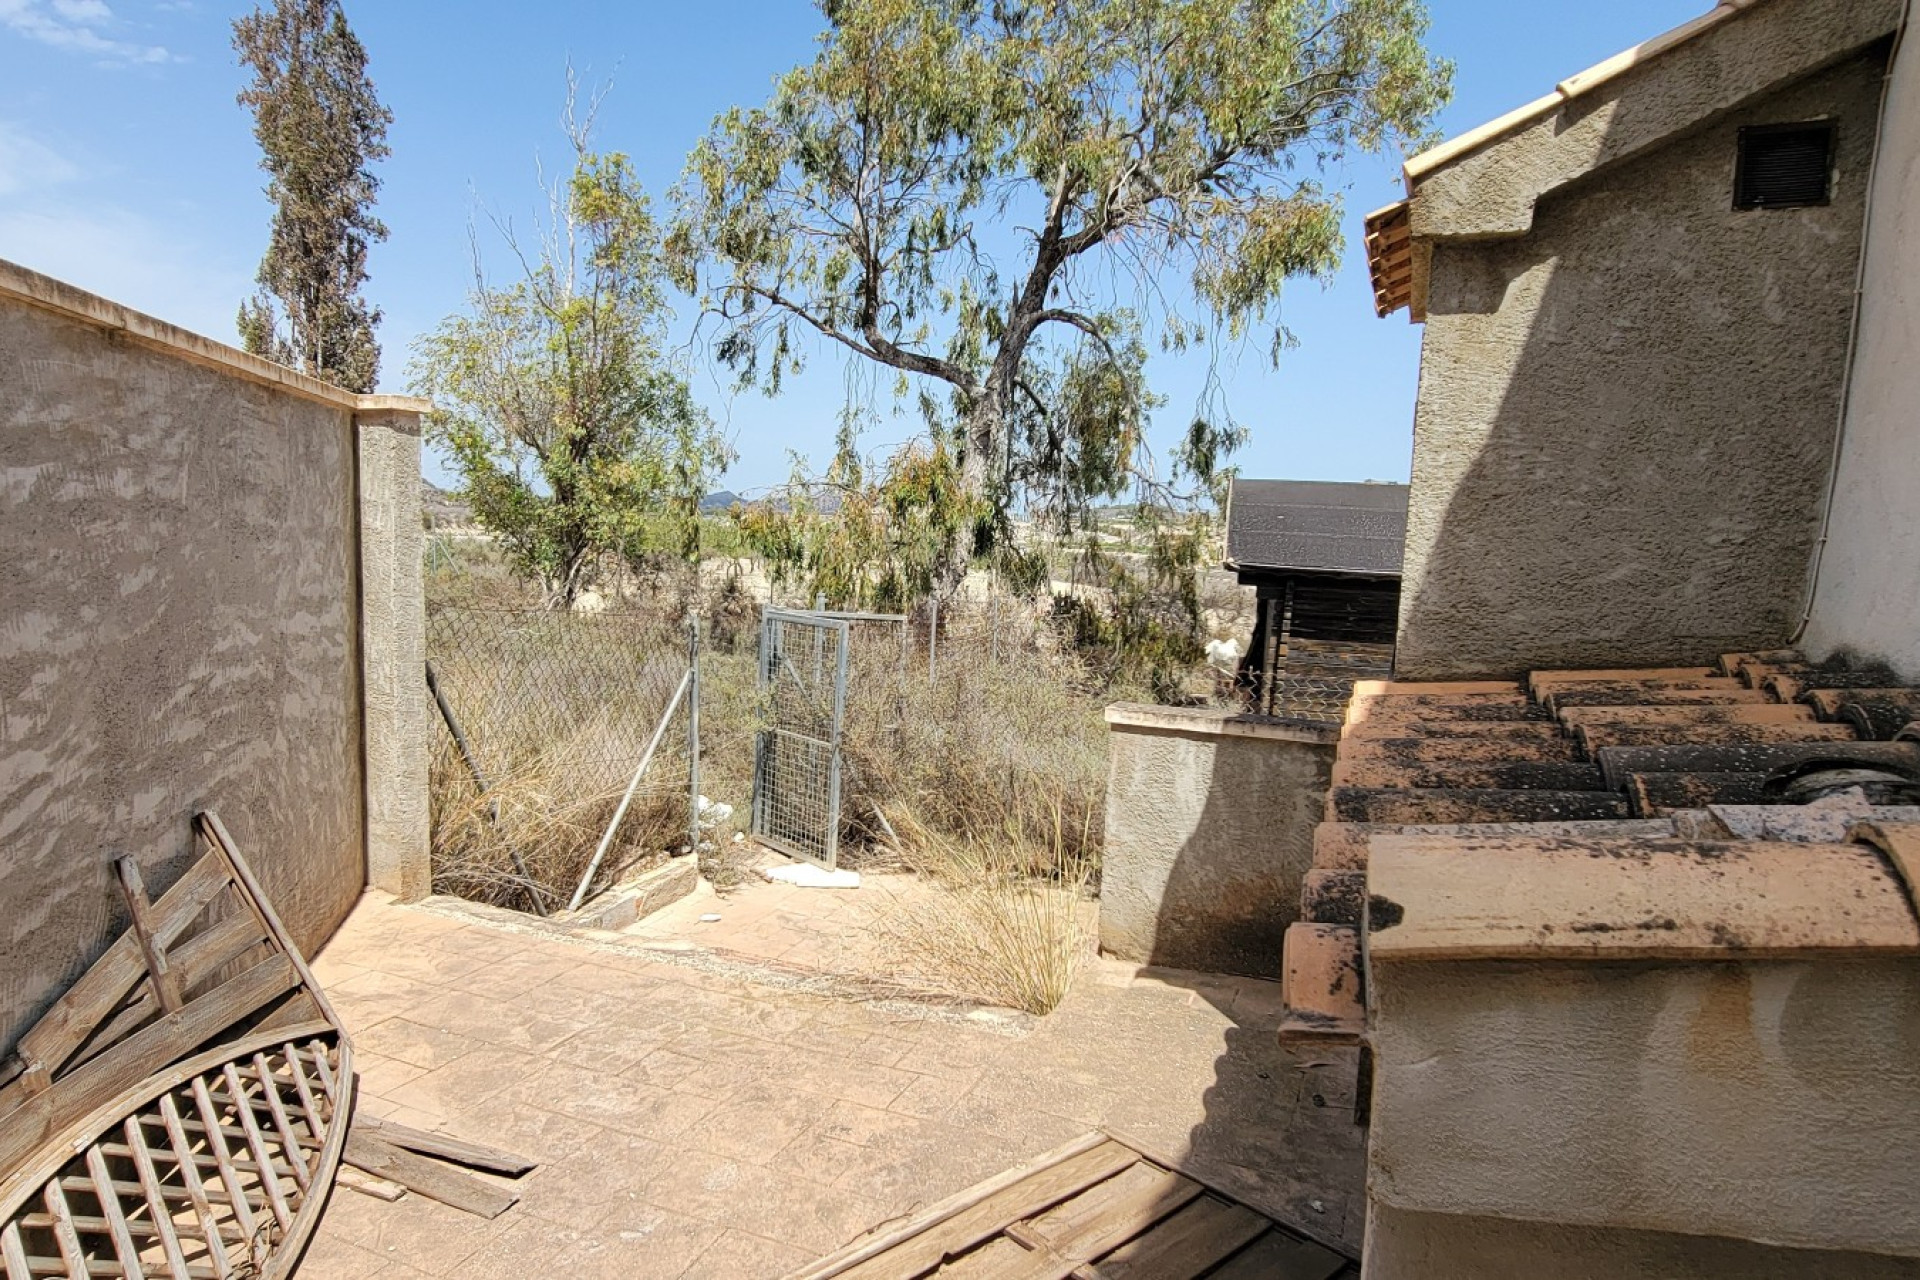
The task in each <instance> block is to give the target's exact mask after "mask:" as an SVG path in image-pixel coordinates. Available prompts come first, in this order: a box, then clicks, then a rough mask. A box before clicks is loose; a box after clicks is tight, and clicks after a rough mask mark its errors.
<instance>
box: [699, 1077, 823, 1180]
mask: <svg viewBox="0 0 1920 1280" xmlns="http://www.w3.org/2000/svg"><path fill="white" fill-rule="evenodd" d="M830 1105H831V1103H830V1100H829V1099H826V1098H822V1097H819V1096H816V1095H812V1094H805V1093H796V1092H795V1091H793V1090H792V1089H790V1088H786V1087H784V1086H782V1085H779V1084H775V1083H770V1082H764V1081H763V1082H761V1083H757V1084H754V1085H752V1086H749V1087H748V1088H746V1089H743V1090H741V1091H740V1092H738V1093H736V1094H735V1095H734V1096H733V1097H731V1098H729V1099H727V1100H726V1101H725V1102H723V1103H721V1104H719V1105H718V1106H717V1107H715V1108H714V1109H713V1110H712V1111H710V1112H709V1113H708V1114H707V1115H705V1116H703V1117H702V1118H701V1119H700V1120H699V1121H698V1122H696V1123H695V1124H693V1125H692V1126H691V1127H690V1128H688V1129H687V1131H686V1132H685V1133H683V1134H681V1135H680V1141H681V1142H682V1143H683V1144H685V1145H687V1146H691V1147H697V1148H699V1149H700V1150H702V1151H709V1152H712V1153H713V1154H714V1155H721V1156H732V1157H733V1158H735V1159H738V1160H746V1161H749V1162H751V1163H753V1164H765V1163H767V1162H768V1161H769V1160H771V1159H772V1158H773V1157H774V1156H775V1155H776V1154H777V1153H778V1152H779V1151H780V1150H781V1149H782V1148H784V1147H785V1146H786V1145H787V1144H788V1143H790V1142H792V1141H793V1140H794V1139H795V1138H797V1137H799V1136H800V1135H801V1134H802V1133H805V1132H807V1131H808V1130H809V1129H812V1128H813V1127H815V1126H816V1125H818V1124H819V1123H820V1122H821V1121H822V1119H823V1117H824V1115H825V1113H826V1111H827V1108H828V1107H829V1106H830Z"/></svg>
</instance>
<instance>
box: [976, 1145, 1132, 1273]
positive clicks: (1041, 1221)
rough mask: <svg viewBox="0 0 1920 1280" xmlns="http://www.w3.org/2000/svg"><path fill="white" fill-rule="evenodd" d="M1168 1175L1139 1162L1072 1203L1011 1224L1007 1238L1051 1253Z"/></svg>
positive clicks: (1029, 1247)
mask: <svg viewBox="0 0 1920 1280" xmlns="http://www.w3.org/2000/svg"><path fill="white" fill-rule="evenodd" d="M1136 1154H1137V1153H1136ZM1165 1172H1166V1171H1165V1170H1163V1169H1156V1168H1154V1167H1153V1166H1152V1165H1150V1164H1148V1163H1146V1162H1145V1161H1136V1162H1135V1163H1134V1164H1133V1166H1132V1167H1131V1168H1127V1169H1122V1170H1121V1171H1120V1172H1119V1173H1116V1174H1114V1175H1113V1176H1112V1177H1111V1178H1108V1179H1107V1180H1106V1181H1105V1182H1101V1183H1097V1184H1095V1185H1094V1186H1092V1187H1089V1188H1087V1190H1085V1191H1083V1192H1081V1193H1080V1194H1079V1195H1077V1196H1074V1197H1073V1198H1072V1199H1071V1200H1063V1201H1061V1202H1060V1203H1059V1204H1057V1205H1055V1206H1053V1208H1051V1209H1049V1210H1047V1211H1046V1212H1045V1213H1042V1214H1037V1215H1035V1216H1034V1217H1032V1218H1029V1219H1027V1220H1026V1221H1024V1222H1015V1223H1012V1224H1011V1225H1009V1226H1008V1227H1007V1235H1008V1236H1009V1237H1011V1238H1012V1239H1014V1240H1017V1241H1019V1242H1020V1243H1021V1244H1023V1245H1025V1246H1026V1247H1027V1248H1028V1249H1041V1248H1047V1249H1050V1248H1052V1247H1053V1243H1054V1242H1055V1241H1056V1240H1061V1239H1067V1238H1071V1237H1072V1236H1074V1235H1076V1234H1078V1233H1079V1232H1080V1231H1082V1230H1084V1229H1085V1228H1086V1226H1087V1224H1088V1223H1090V1222H1094V1221H1097V1220H1098V1219H1099V1218H1100V1217H1101V1215H1103V1214H1105V1213H1106V1212H1107V1210H1109V1209H1110V1208H1112V1207H1113V1206H1114V1205H1116V1204H1118V1203H1120V1202H1121V1201H1122V1200H1124V1199H1126V1198H1127V1197H1128V1196H1130V1195H1132V1194H1133V1193H1134V1192H1136V1191H1139V1190H1141V1189H1142V1188H1145V1187H1151V1186H1154V1185H1155V1184H1157V1183H1158V1182H1159V1181H1160V1179H1161V1178H1162V1177H1163V1176H1165Z"/></svg>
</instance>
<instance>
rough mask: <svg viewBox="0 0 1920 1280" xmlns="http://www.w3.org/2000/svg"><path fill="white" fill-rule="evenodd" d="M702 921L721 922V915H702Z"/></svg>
mask: <svg viewBox="0 0 1920 1280" xmlns="http://www.w3.org/2000/svg"><path fill="white" fill-rule="evenodd" d="M700 923H701V924H719V923H720V917H719V916H718V915H712V914H709V915H704V916H701V917H700Z"/></svg>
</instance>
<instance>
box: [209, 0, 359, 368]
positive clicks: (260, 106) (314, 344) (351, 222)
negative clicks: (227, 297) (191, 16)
mask: <svg viewBox="0 0 1920 1280" xmlns="http://www.w3.org/2000/svg"><path fill="white" fill-rule="evenodd" d="M233 45H234V49H235V50H236V51H237V52H238V53H239V55H240V61H241V63H242V64H243V65H244V66H245V67H247V68H248V69H249V70H250V71H251V72H252V73H253V78H252V80H251V81H250V82H249V83H248V84H247V86H246V87H245V88H244V89H242V90H241V92H240V103H241V105H243V106H245V107H247V108H248V109H249V110H251V111H252V112H253V135H254V137H255V139H256V140H258V142H259V144H260V152H261V159H260V167H261V168H263V169H265V170H266V171H267V174H268V175H269V176H268V182H267V198H268V199H269V200H270V201H272V202H273V207H274V213H273V230H272V233H271V235H270V238H269V239H268V242H267V251H266V253H265V255H263V256H262V258H261V260H260V271H259V275H258V284H259V286H260V287H259V292H258V293H256V294H255V296H254V297H253V298H252V299H250V300H248V301H246V302H243V303H242V304H241V306H240V315H239V329H240V339H241V343H242V345H244V346H245V347H246V349H247V350H248V351H250V352H252V353H254V354H255V355H261V356H266V357H267V358H268V359H270V360H277V361H279V362H281V363H282V364H288V365H292V366H293V367H294V368H296V369H299V370H301V371H302V372H304V373H309V374H312V375H313V376H314V377H316V378H320V379H322V380H324V381H327V382H331V383H333V384H335V385H336V386H340V387H344V388H346V389H347V390H349V391H372V390H373V388H374V385H375V382H376V381H377V380H378V378H379V373H380V344H379V343H378V342H377V341H376V340H375V339H374V329H375V328H376V327H377V326H378V325H379V323H380V312H379V310H378V309H376V308H374V307H372V306H370V305H369V304H368V303H367V301H366V299H365V298H364V297H363V296H362V292H361V291H362V289H363V287H364V286H365V285H366V282H367V251H368V249H369V248H370V247H371V246H372V245H374V244H376V243H378V242H379V241H382V240H385V239H386V238H387V228H386V226H385V224H383V223H382V222H381V221H380V219H379V218H378V217H376V216H375V215H374V212H373V206H374V199H375V196H376V195H377V194H378V192H379V190H380V180H379V178H378V177H376V176H375V175H374V173H373V168H372V166H373V164H374V162H375V161H378V160H382V159H385V158H386V156H387V153H388V149H387V141H386V138H387V126H388V125H389V124H391V123H392V122H393V115H392V113H391V112H389V111H388V110H387V109H386V108H385V107H384V106H382V105H381V104H380V99H379V97H378V95H376V94H375V92H374V86H373V81H372V80H371V79H370V78H369V77H368V75H367V51H366V49H365V48H364V47H363V46H362V45H361V43H360V40H359V38H358V37H357V36H355V35H354V33H353V28H352V27H350V26H348V25H347V17H346V14H345V13H344V12H343V11H342V10H341V8H340V4H339V0H274V4H273V5H272V7H271V8H263V9H256V10H255V11H254V12H252V13H250V14H247V15H246V16H244V17H241V18H238V19H235V21H234V24H233Z"/></svg>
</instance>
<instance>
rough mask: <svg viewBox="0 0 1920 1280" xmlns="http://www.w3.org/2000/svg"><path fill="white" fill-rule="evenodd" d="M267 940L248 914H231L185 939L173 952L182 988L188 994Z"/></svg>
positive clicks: (244, 912) (251, 915)
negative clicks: (225, 966)
mask: <svg viewBox="0 0 1920 1280" xmlns="http://www.w3.org/2000/svg"><path fill="white" fill-rule="evenodd" d="M266 940H267V935H266V931H265V930H264V929H262V928H260V926H259V922H258V921H256V920H255V919H254V918H253V914H252V913H251V912H246V911H236V912H234V913H233V914H232V915H230V916H228V917H226V918H225V919H224V920H221V921H220V922H219V923H217V924H215V925H213V926H212V927H211V928H208V929H204V930H202V931H201V932H199V933H197V934H195V935H194V936H193V937H191V938H189V939H187V940H186V941H185V942H183V943H181V944H180V947H179V949H178V950H177V951H175V952H174V955H173V959H174V967H175V968H176V969H178V970H179V973H180V983H181V985H182V986H184V987H185V988H187V990H189V991H191V990H192V989H193V988H194V987H195V986H196V985H198V984H199V983H200V982H201V981H202V980H204V979H206V978H208V977H211V976H212V975H213V974H214V973H215V972H216V971H217V970H218V969H219V968H220V967H221V966H222V965H224V964H226V963H228V962H229V961H232V960H237V959H239V958H240V956H241V955H242V954H243V953H245V951H246V950H247V948H249V947H254V946H258V945H259V944H260V943H262V942H265V941H266Z"/></svg>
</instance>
